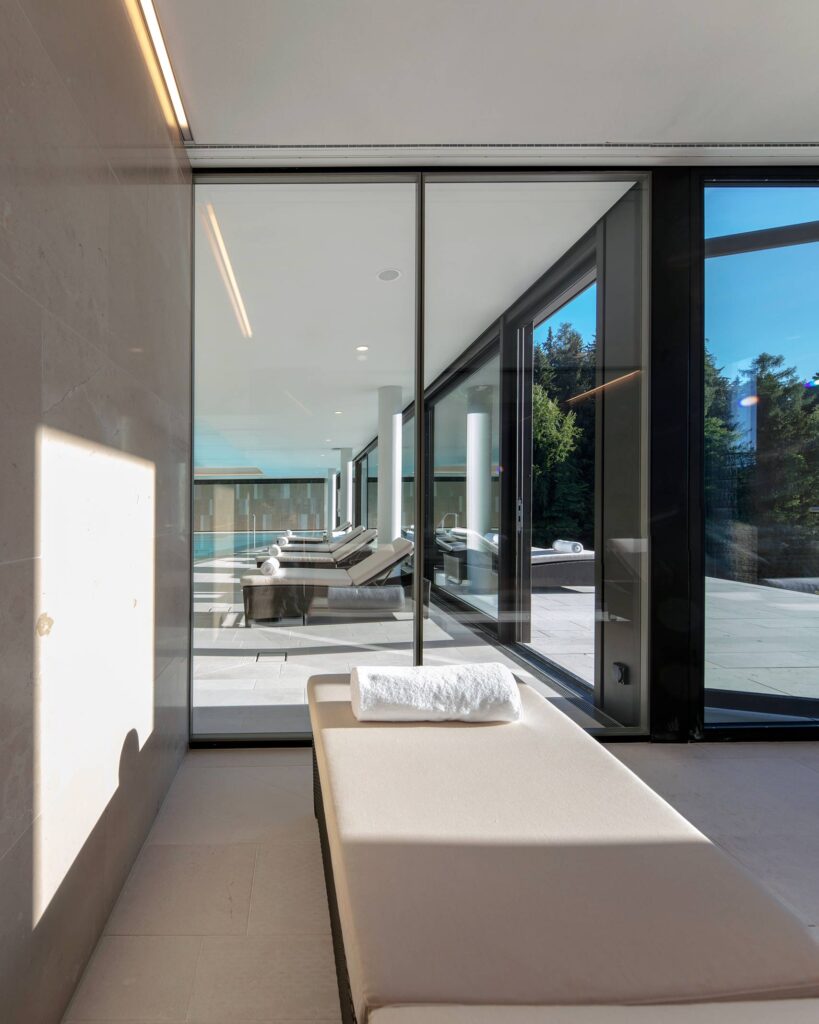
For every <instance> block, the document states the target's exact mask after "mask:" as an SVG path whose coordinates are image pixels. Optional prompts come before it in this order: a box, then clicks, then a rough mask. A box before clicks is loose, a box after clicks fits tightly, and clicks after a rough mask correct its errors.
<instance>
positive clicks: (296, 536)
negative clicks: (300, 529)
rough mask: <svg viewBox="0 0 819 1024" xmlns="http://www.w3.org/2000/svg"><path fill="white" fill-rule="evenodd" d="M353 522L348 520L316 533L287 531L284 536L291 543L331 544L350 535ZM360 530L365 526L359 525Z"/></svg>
mask: <svg viewBox="0 0 819 1024" xmlns="http://www.w3.org/2000/svg"><path fill="white" fill-rule="evenodd" d="M352 526H353V524H352V523H351V522H350V521H349V520H348V521H347V522H346V523H342V524H341V525H340V526H335V527H333V529H332V530H330V531H327V530H321V531H318V532H314V533H297V532H296V533H294V532H286V533H285V534H284V536H286V537H288V538H289V539H290V543H291V544H329V543H332V542H334V541H337V540H343V539H344V537H345V536H349V534H350V533H351V531H352ZM357 529H358V530H361V529H363V527H358V528H357Z"/></svg>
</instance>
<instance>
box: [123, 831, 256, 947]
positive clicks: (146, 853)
mask: <svg viewBox="0 0 819 1024" xmlns="http://www.w3.org/2000/svg"><path fill="white" fill-rule="evenodd" d="M256 849H257V848H256V846H254V845H247V846H153V845H148V846H146V847H144V849H143V850H142V853H141V854H140V855H139V859H138V860H137V862H136V864H135V865H134V869H133V871H132V872H131V875H130V877H129V879H128V881H127V882H126V883H125V888H124V889H123V890H122V893H121V895H120V897H119V900H118V901H117V905H116V906H115V907H114V911H113V913H112V914H111V917H110V918H109V921H108V925H107V927H106V932H107V933H108V934H109V935H243V934H244V933H245V930H246V928H247V915H248V909H249V907H250V890H251V886H252V883H253V866H254V863H255V860H256Z"/></svg>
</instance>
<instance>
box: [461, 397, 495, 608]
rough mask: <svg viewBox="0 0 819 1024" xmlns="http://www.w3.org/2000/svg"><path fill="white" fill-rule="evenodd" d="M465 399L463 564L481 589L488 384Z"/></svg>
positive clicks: (486, 560)
mask: <svg viewBox="0 0 819 1024" xmlns="http://www.w3.org/2000/svg"><path fill="white" fill-rule="evenodd" d="M466 403H467V404H466V528H467V531H468V533H467V542H466V543H467V564H468V566H469V573H468V575H469V579H470V582H471V583H472V585H473V586H474V587H475V588H476V589H478V590H482V589H485V588H484V583H485V582H486V580H487V579H488V569H489V568H491V555H489V554H488V553H487V551H486V547H485V545H484V544H483V543H482V542H481V538H482V537H483V535H484V534H485V533H487V532H488V531H489V529H490V528H491V527H492V522H491V515H492V388H491V387H490V386H489V385H487V384H479V385H477V386H476V387H472V388H469V390H468V391H467V395H466Z"/></svg>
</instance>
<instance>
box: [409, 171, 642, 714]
mask: <svg viewBox="0 0 819 1024" xmlns="http://www.w3.org/2000/svg"><path fill="white" fill-rule="evenodd" d="M645 187H646V186H645V182H644V181H635V180H634V179H627V178H622V179H618V178H617V177H616V176H614V175H612V176H602V177H601V179H600V180H594V181H583V182H581V181H572V180H571V179H563V180H560V179H557V178H550V177H548V176H544V177H543V178H542V179H540V180H538V179H537V178H535V177H533V176H522V177H520V178H515V176H510V178H509V179H508V180H502V179H494V180H483V181H474V180H468V179H464V180H458V178H457V176H456V175H450V176H441V177H440V178H437V177H436V176H435V175H429V176H428V179H427V184H426V186H425V210H426V221H425V238H426V249H425V261H426V287H425V299H426V320H425V336H426V348H425V368H426V374H427V381H426V384H427V390H428V399H427V401H428V414H429V416H428V421H429V430H430V432H431V438H430V439H429V441H428V446H429V450H430V453H431V455H430V461H431V463H432V465H431V466H430V467H428V468H427V477H426V483H427V495H426V504H427V522H426V532H425V547H426V557H425V565H424V570H425V578H426V580H427V581H428V583H429V585H430V590H431V607H430V614H431V615H432V617H433V619H434V625H435V626H440V629H433V628H432V627H430V629H429V630H427V628H426V626H425V632H424V637H425V647H424V658H425V660H427V659H428V658H433V659H437V660H440V659H441V658H442V657H444V655H443V650H442V648H443V647H444V646H445V643H446V641H445V640H444V639H443V638H442V633H443V634H445V635H448V636H450V637H451V644H452V648H453V656H456V657H463V656H464V643H465V641H464V635H463V633H462V632H461V631H460V628H461V627H468V628H469V629H470V630H471V635H472V636H473V637H477V639H478V642H479V643H480V642H484V640H485V639H488V640H489V641H490V642H492V643H498V644H500V645H501V649H502V650H503V651H504V652H505V653H506V654H507V655H508V656H510V657H512V658H513V659H515V663H516V665H517V670H518V672H520V671H521V670H523V671H524V672H525V671H526V670H527V669H531V678H532V680H533V684H534V685H537V686H540V687H542V688H545V690H544V692H546V691H547V690H548V691H550V692H559V693H560V694H561V695H562V697H563V698H564V699H566V704H565V705H564V706H566V707H567V708H570V709H572V713H575V714H577V715H578V717H579V718H580V720H583V721H584V722H585V724H587V725H590V726H598V727H611V728H617V727H621V728H626V729H630V730H633V731H634V732H639V731H641V730H644V729H645V728H646V724H647V711H648V701H647V692H648V683H647V679H646V673H645V664H646V659H645V654H646V643H647V637H646V630H645V628H644V620H645V619H646V614H647V606H648V600H647V599H648V594H647V588H648V540H647V509H646V494H647V440H646V438H647V399H648V390H647V379H646V375H645V370H646V365H647V355H646V352H647V338H646V336H647V331H646V291H645V288H644V277H645V267H646V259H647V254H646V251H645V248H644V236H645V216H646V210H645V205H644V202H643V199H644V190H645ZM443 613H445V615H446V618H442V614H443ZM485 655H486V652H485V651H483V650H482V651H481V652H480V656H485ZM524 665H525V666H526V668H523V669H522V666H524Z"/></svg>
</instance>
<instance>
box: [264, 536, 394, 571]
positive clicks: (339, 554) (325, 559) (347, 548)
mask: <svg viewBox="0 0 819 1024" xmlns="http://www.w3.org/2000/svg"><path fill="white" fill-rule="evenodd" d="M376 534H377V531H376V530H364V531H362V532H361V533H357V534H356V535H355V536H354V537H352V539H350V540H348V541H347V543H346V544H342V545H341V547H339V548H336V549H335V551H317V550H315V549H312V548H311V549H310V550H309V551H294V550H293V549H292V548H291V547H286V548H282V552H281V554H280V555H277V556H276V557H277V558H278V561H279V563H280V565H282V566H283V567H287V568H299V567H301V568H308V567H310V566H312V567H314V568H317V569H319V568H329V569H333V568H335V567H336V566H346V565H350V564H351V563H352V562H355V561H360V559H362V558H364V557H366V555H367V554H369V551H368V548H367V546H368V545H369V544H371V543H372V542H373V541H374V540H375V538H376ZM269 557H270V556H269V555H258V556H257V558H256V566H257V568H261V567H262V565H263V564H264V563H265V561H266V560H267V559H268V558H269Z"/></svg>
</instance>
